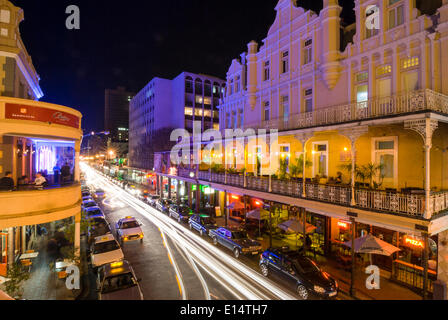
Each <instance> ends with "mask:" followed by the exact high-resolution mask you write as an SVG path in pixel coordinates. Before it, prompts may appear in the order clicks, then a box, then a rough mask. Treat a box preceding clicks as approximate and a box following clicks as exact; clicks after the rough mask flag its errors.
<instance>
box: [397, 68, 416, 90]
mask: <svg viewBox="0 0 448 320" xmlns="http://www.w3.org/2000/svg"><path fill="white" fill-rule="evenodd" d="M401 77H402V89H403V91H408V92H409V91H415V90H418V89H419V88H420V85H419V73H418V71H408V72H403V73H402V74H401Z"/></svg>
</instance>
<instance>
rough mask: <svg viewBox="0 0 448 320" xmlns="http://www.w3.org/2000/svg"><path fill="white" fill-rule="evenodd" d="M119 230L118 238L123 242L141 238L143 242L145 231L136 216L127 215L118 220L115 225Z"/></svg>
mask: <svg viewBox="0 0 448 320" xmlns="http://www.w3.org/2000/svg"><path fill="white" fill-rule="evenodd" d="M115 230H116V231H117V238H118V239H119V240H120V242H121V243H122V244H123V243H125V242H130V241H137V240H140V243H142V242H143V237H144V234H143V231H142V228H141V224H140V223H139V222H138V221H137V219H135V218H134V217H126V218H123V219H120V220H118V222H117V223H116V225H115Z"/></svg>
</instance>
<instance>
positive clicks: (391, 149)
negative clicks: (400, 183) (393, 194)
mask: <svg viewBox="0 0 448 320" xmlns="http://www.w3.org/2000/svg"><path fill="white" fill-rule="evenodd" d="M372 142H373V146H374V148H373V150H374V155H373V159H372V160H373V162H374V163H375V164H376V165H381V170H380V177H377V181H378V179H384V180H383V182H384V184H385V185H391V184H392V186H393V185H395V181H396V179H395V178H396V171H397V169H398V168H397V165H398V163H397V160H398V156H397V152H398V139H397V138H396V137H385V138H374V139H373V141H372Z"/></svg>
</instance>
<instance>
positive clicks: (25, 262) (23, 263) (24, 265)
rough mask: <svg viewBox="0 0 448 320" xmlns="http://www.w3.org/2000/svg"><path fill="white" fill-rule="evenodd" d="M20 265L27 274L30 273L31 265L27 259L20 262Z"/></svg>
mask: <svg viewBox="0 0 448 320" xmlns="http://www.w3.org/2000/svg"><path fill="white" fill-rule="evenodd" d="M20 263H21V264H22V267H24V268H26V269H28V272H31V266H32V265H33V263H32V262H31V260H29V259H24V260H20Z"/></svg>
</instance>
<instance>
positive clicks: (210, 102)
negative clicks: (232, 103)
mask: <svg viewBox="0 0 448 320" xmlns="http://www.w3.org/2000/svg"><path fill="white" fill-rule="evenodd" d="M204 104H206V105H209V106H211V105H212V98H209V97H205V98H204Z"/></svg>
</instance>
